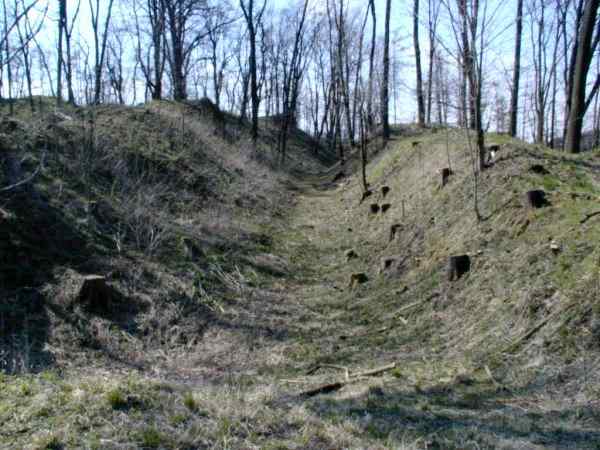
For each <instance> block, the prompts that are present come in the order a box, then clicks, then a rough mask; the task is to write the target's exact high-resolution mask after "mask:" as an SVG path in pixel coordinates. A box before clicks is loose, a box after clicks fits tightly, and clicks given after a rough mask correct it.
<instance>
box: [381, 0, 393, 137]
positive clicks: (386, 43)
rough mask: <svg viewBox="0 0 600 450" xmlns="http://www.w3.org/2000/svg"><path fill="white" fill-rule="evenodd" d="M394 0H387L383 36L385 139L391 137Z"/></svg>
mask: <svg viewBox="0 0 600 450" xmlns="http://www.w3.org/2000/svg"><path fill="white" fill-rule="evenodd" d="M391 6H392V1H391V0H386V5H385V34H384V38H383V80H382V86H381V123H382V126H383V139H384V141H388V140H389V139H390V121H389V111H388V109H389V103H390V98H389V82H390V14H391Z"/></svg>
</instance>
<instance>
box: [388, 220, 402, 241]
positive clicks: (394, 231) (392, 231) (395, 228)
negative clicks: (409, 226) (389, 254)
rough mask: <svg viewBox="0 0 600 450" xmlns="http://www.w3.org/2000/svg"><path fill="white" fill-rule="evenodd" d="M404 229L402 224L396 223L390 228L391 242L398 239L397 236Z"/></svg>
mask: <svg viewBox="0 0 600 450" xmlns="http://www.w3.org/2000/svg"><path fill="white" fill-rule="evenodd" d="M401 229H402V224H401V223H395V224H394V225H392V226H391V227H390V242H392V241H393V240H394V239H395V238H396V234H397V233H398V232H399V231H400V230H401Z"/></svg>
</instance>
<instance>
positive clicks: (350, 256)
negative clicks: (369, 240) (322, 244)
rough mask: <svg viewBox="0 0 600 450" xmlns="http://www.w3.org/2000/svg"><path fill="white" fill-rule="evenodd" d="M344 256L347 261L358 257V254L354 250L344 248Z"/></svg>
mask: <svg viewBox="0 0 600 450" xmlns="http://www.w3.org/2000/svg"><path fill="white" fill-rule="evenodd" d="M345 256H346V260H347V261H350V260H351V259H355V258H358V254H357V253H356V252H355V251H354V250H346V254H345Z"/></svg>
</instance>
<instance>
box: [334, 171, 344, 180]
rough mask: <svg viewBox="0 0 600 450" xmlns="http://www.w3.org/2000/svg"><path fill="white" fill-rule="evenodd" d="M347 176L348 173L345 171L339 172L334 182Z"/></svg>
mask: <svg viewBox="0 0 600 450" xmlns="http://www.w3.org/2000/svg"><path fill="white" fill-rule="evenodd" d="M345 177H346V174H345V173H344V172H343V171H341V172H338V173H336V174H335V177H333V182H334V183H337V182H338V181H340V180H343V179H344V178H345Z"/></svg>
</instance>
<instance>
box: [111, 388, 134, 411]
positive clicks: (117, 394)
mask: <svg viewBox="0 0 600 450" xmlns="http://www.w3.org/2000/svg"><path fill="white" fill-rule="evenodd" d="M106 400H107V402H108V404H109V405H110V407H111V408H112V409H125V408H126V407H127V406H128V405H129V402H128V400H127V397H126V395H125V394H124V393H123V391H121V390H120V389H118V388H115V389H111V390H110V391H108V392H107V393H106Z"/></svg>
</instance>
